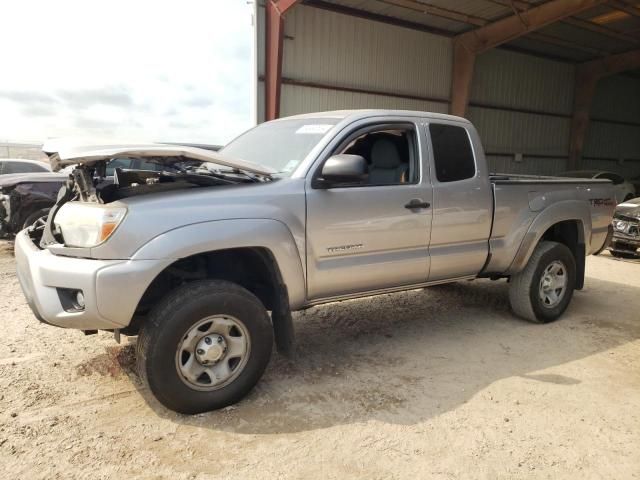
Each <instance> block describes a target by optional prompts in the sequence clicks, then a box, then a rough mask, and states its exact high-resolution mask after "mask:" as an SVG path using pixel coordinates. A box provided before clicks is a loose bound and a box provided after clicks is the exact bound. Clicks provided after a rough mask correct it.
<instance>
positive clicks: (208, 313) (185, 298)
mask: <svg viewBox="0 0 640 480" xmlns="http://www.w3.org/2000/svg"><path fill="white" fill-rule="evenodd" d="M272 344H273V329H272V327H271V322H270V321H269V316H268V314H267V311H266V310H265V308H264V306H263V305H262V303H261V302H260V300H258V298H256V297H255V295H253V294H252V293H251V292H249V291H247V290H245V289H244V288H242V287H240V286H239V285H236V284H233V283H230V282H226V281H218V280H204V281H198V282H192V283H189V284H186V285H184V286H183V287H180V288H178V289H177V290H175V291H174V292H172V293H171V294H169V295H168V296H167V298H165V299H164V300H163V301H162V302H161V303H160V304H158V305H157V306H156V307H155V308H154V310H153V311H152V312H151V313H150V314H149V317H148V318H147V321H146V322H145V324H144V325H143V326H142V328H141V332H140V337H139V339H138V347H137V364H138V371H139V372H140V375H141V377H142V378H143V379H145V380H146V382H147V383H148V385H149V389H150V390H151V392H152V393H153V394H154V395H155V397H156V398H157V399H158V400H159V401H160V403H162V404H163V405H164V406H165V407H167V408H170V409H171V410H175V411H177V412H180V413H189V414H193V413H200V412H205V411H208V410H214V409H217V408H222V407H225V406H227V405H230V404H233V403H235V402H237V401H238V400H240V399H241V398H242V397H244V396H245V395H246V394H247V393H249V391H250V390H251V389H252V388H253V386H254V385H255V384H256V383H257V382H258V380H259V379H260V377H261V376H262V374H263V372H264V370H265V368H266V366H267V364H268V362H269V358H270V356H271V348H272Z"/></svg>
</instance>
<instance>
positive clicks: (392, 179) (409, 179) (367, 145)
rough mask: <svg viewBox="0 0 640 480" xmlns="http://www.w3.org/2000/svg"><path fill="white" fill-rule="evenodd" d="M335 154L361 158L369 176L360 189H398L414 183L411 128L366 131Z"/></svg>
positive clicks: (413, 134)
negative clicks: (383, 187)
mask: <svg viewBox="0 0 640 480" xmlns="http://www.w3.org/2000/svg"><path fill="white" fill-rule="evenodd" d="M335 153H336V154H338V153H348V154H351V155H360V156H362V157H363V158H364V159H365V160H366V162H367V166H368V170H369V175H368V178H367V180H365V181H364V182H363V183H362V185H402V184H409V183H416V182H417V181H418V166H417V162H418V160H417V157H418V156H417V140H416V132H415V128H414V127H409V126H407V127H399V128H389V129H383V130H373V131H372V130H369V131H367V132H366V133H362V134H360V135H357V136H356V137H352V138H351V139H350V140H348V143H347V144H346V145H343V147H342V148H339V149H338V151H336V152H335Z"/></svg>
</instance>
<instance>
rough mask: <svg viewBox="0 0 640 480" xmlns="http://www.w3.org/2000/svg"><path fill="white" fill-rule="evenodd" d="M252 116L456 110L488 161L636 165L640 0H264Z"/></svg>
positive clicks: (523, 167) (501, 166) (509, 165)
mask: <svg viewBox="0 0 640 480" xmlns="http://www.w3.org/2000/svg"><path fill="white" fill-rule="evenodd" d="M256 10H257V29H256V32H257V52H258V54H257V66H256V67H257V68H256V70H257V72H256V75H257V98H258V120H259V121H261V120H264V119H272V118H277V117H279V116H285V115H290V114H295V113H301V112H308V111H315V110H328V109H335V108H407V109H416V110H430V111H436V112H445V113H447V112H449V113H453V114H457V115H463V116H467V117H468V118H470V119H471V120H472V121H473V122H474V123H475V124H476V126H477V127H478V129H479V131H480V133H481V135H482V137H483V139H484V143H485V149H486V151H487V156H488V158H489V161H490V164H491V167H492V169H493V170H496V171H498V170H499V171H511V172H522V173H536V174H553V173H557V172H559V171H561V170H566V169H575V168H592V169H603V170H613V171H617V172H619V173H622V174H623V175H625V176H627V177H633V176H637V175H639V174H640V3H638V2H635V1H629V0H610V1H604V0H548V1H533V0H527V1H524V0H460V1H456V2H450V1H446V0H429V1H428V2H427V1H426V0H266V1H265V2H264V3H262V4H258V5H257V8H256Z"/></svg>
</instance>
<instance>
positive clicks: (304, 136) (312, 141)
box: [220, 118, 340, 174]
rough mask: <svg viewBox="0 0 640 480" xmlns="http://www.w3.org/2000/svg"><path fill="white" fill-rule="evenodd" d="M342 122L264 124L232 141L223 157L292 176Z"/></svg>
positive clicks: (331, 120) (332, 119) (326, 120)
mask: <svg viewBox="0 0 640 480" xmlns="http://www.w3.org/2000/svg"><path fill="white" fill-rule="evenodd" d="M339 120H340V119H338V118H304V119H295V120H294V119H292V120H278V121H276V122H267V123H263V124H260V125H258V126H257V127H255V128H253V129H251V130H249V131H247V132H246V133H244V134H242V135H241V136H239V137H238V138H236V139H235V140H233V141H232V142H231V143H230V144H228V145H227V146H226V147H224V148H223V149H222V150H220V153H221V154H222V155H229V156H230V157H231V158H241V159H242V160H245V161H248V162H253V163H256V164H258V165H263V166H265V167H270V168H272V169H273V170H275V171H276V172H278V173H282V174H290V173H292V172H293V171H294V170H295V169H296V167H297V166H298V165H299V164H300V162H302V160H304V158H305V157H306V156H307V155H308V154H309V152H310V151H311V150H312V149H313V147H315V146H316V145H317V144H318V143H319V142H320V140H321V139H322V137H324V136H325V134H326V133H327V132H328V131H329V130H331V128H332V127H333V126H334V125H335V124H336V123H338V121H339Z"/></svg>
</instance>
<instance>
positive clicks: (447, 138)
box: [429, 123, 476, 182]
mask: <svg viewBox="0 0 640 480" xmlns="http://www.w3.org/2000/svg"><path fill="white" fill-rule="evenodd" d="M429 134H430V136H431V145H432V146H433V160H434V162H435V168H436V178H437V179H438V181H439V182H457V181H459V180H465V179H467V178H471V177H473V176H474V175H475V174H476V165H475V161H474V159H473V150H472V149H471V143H470V142H469V135H467V130H466V129H464V128H462V127H457V126H455V125H444V124H437V123H432V124H430V125H429Z"/></svg>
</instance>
